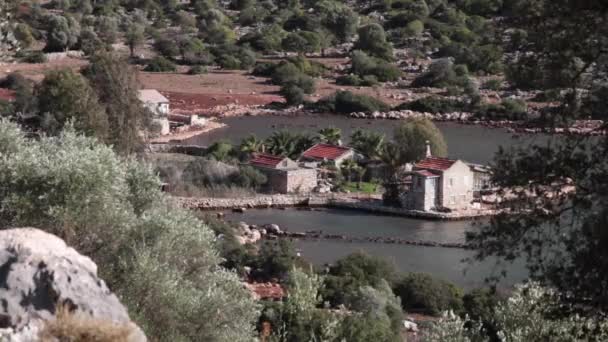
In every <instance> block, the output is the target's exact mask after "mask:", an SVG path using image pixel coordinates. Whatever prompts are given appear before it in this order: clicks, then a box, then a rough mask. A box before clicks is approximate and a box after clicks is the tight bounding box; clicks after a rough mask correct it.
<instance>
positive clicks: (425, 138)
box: [393, 119, 448, 165]
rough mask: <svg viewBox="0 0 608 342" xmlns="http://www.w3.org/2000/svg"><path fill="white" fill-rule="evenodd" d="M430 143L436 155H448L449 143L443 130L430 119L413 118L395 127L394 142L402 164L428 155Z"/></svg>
mask: <svg viewBox="0 0 608 342" xmlns="http://www.w3.org/2000/svg"><path fill="white" fill-rule="evenodd" d="M427 142H428V144H430V146H431V153H432V155H433V156H435V157H445V156H446V155H447V151H448V149H447V145H446V143H445V140H444V138H443V134H442V133H441V131H440V130H439V129H438V128H437V126H435V124H433V122H432V121H430V120H428V119H411V120H408V121H406V122H405V123H404V124H402V125H400V126H399V127H397V128H396V129H395V132H394V134H393V143H394V144H395V145H396V146H397V148H398V150H399V158H400V159H401V163H402V164H401V165H403V164H405V163H412V162H417V161H419V160H421V159H423V158H424V156H425V155H426V145H427Z"/></svg>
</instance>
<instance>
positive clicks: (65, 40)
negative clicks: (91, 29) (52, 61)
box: [44, 14, 80, 52]
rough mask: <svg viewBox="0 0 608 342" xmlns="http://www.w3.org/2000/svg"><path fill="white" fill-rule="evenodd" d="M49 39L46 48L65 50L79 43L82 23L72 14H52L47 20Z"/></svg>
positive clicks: (52, 50)
mask: <svg viewBox="0 0 608 342" xmlns="http://www.w3.org/2000/svg"><path fill="white" fill-rule="evenodd" d="M46 25H47V27H48V29H47V41H46V46H45V48H44V49H45V50H46V51H49V52H55V51H65V50H68V49H70V48H71V47H73V46H75V45H76V43H78V37H79V35H80V24H79V23H78V22H77V21H76V19H74V18H73V17H71V16H68V17H64V16H60V15H54V14H53V15H50V16H49V18H48V21H47V24H46Z"/></svg>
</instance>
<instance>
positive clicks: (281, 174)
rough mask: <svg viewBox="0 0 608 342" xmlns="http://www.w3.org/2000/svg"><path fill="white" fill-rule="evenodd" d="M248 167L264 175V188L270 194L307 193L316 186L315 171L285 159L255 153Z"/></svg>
mask: <svg viewBox="0 0 608 342" xmlns="http://www.w3.org/2000/svg"><path fill="white" fill-rule="evenodd" d="M249 165H251V166H252V167H254V168H256V169H258V170H259V171H261V172H262V173H264V174H265V175H266V177H267V178H268V181H267V184H266V185H267V186H266V187H267V189H268V191H270V192H278V193H282V194H287V193H309V192H311V191H312V190H313V189H314V188H315V187H316V186H317V170H316V169H310V168H302V167H299V166H298V163H296V162H295V161H293V160H291V159H289V158H287V157H280V156H275V155H271V154H267V153H255V154H254V155H253V156H252V158H251V160H250V161H249Z"/></svg>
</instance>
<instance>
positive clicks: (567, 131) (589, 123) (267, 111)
mask: <svg viewBox="0 0 608 342" xmlns="http://www.w3.org/2000/svg"><path fill="white" fill-rule="evenodd" d="M310 114H319V113H314V112H310V111H307V110H304V109H303V108H302V107H301V106H300V107H291V108H287V109H271V108H266V107H264V106H240V105H229V106H218V108H214V109H212V110H210V115H215V116H218V117H238V116H264V115H265V116H298V115H310ZM348 116H349V117H351V118H353V119H366V120H406V119H412V118H426V119H429V120H433V121H437V122H453V123H458V124H462V125H472V126H483V127H487V128H502V129H507V130H508V131H509V132H511V133H518V134H559V135H580V136H602V135H606V134H607V132H608V130H606V129H604V128H603V127H602V125H603V123H602V122H601V121H600V120H577V121H576V122H575V123H574V124H573V125H572V126H570V127H537V126H532V125H530V123H527V122H523V121H512V120H498V121H496V120H495V121H487V120H477V119H474V118H473V113H470V112H452V113H429V112H416V111H412V110H399V111H396V110H392V111H387V112H354V113H350V114H349V115H348Z"/></svg>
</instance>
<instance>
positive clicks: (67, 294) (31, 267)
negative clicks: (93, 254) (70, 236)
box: [0, 228, 146, 342]
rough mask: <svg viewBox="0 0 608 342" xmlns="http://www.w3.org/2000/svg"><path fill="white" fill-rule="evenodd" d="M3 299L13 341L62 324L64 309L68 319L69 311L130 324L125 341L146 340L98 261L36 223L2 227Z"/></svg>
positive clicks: (76, 316)
mask: <svg viewBox="0 0 608 342" xmlns="http://www.w3.org/2000/svg"><path fill="white" fill-rule="evenodd" d="M0 304H2V305H0V328H2V330H1V331H0V336H1V337H3V338H2V340H3V341H4V340H5V338H6V337H7V336H8V340H9V341H10V340H12V341H26V340H28V339H29V338H31V335H35V334H37V333H38V334H39V333H41V332H43V330H45V327H47V326H51V325H52V324H58V323H57V322H58V321H59V319H58V318H57V317H58V316H57V315H58V314H59V313H61V317H62V318H61V320H62V321H65V320H66V319H65V316H66V315H67V314H64V313H66V312H67V313H68V314H69V321H70V322H72V323H73V322H75V321H80V322H84V321H86V322H88V323H87V324H88V326H89V327H96V326H115V327H119V328H120V329H127V330H125V331H127V333H126V334H123V338H121V340H122V341H138V342H139V341H145V340H146V338H145V336H144V335H143V333H142V332H141V330H140V329H139V328H138V327H137V326H136V325H135V324H133V323H132V322H131V320H130V319H129V315H128V313H127V310H126V309H125V307H124V306H123V305H122V304H121V303H120V301H119V300H118V298H117V297H116V296H115V295H114V294H113V293H112V292H111V291H110V290H109V289H108V287H107V286H106V283H105V282H104V281H103V280H102V279H100V278H99V277H98V276H97V265H96V264H95V263H94V262H93V261H92V260H91V259H90V258H88V257H86V256H83V255H81V254H79V253H78V252H77V251H76V250H74V249H73V248H71V247H68V246H67V245H66V244H65V242H64V241H63V240H61V239H60V238H58V237H57V236H55V235H52V234H49V233H46V232H44V231H41V230H39V229H35V228H18V229H8V230H1V231H0ZM91 322H98V323H91ZM64 323H65V322H63V323H62V324H64ZM72 323H70V324H72ZM83 326H86V324H83ZM59 330H61V329H59ZM68 330H69V329H68Z"/></svg>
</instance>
